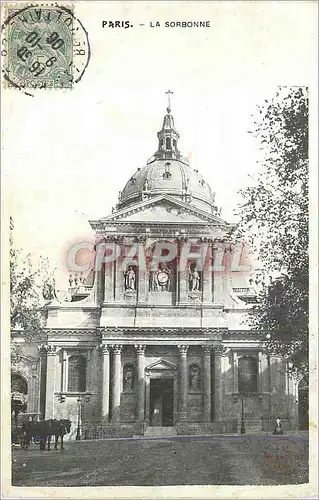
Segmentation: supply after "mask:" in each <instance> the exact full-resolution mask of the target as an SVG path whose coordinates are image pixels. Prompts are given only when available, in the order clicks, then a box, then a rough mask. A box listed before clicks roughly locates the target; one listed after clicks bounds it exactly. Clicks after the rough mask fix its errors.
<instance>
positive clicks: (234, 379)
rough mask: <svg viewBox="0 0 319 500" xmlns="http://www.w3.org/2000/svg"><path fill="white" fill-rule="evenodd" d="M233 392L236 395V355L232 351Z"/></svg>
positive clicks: (235, 352)
mask: <svg viewBox="0 0 319 500" xmlns="http://www.w3.org/2000/svg"><path fill="white" fill-rule="evenodd" d="M233 392H234V393H235V394H238V354H237V351H233Z"/></svg>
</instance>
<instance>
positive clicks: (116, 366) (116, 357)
mask: <svg viewBox="0 0 319 500" xmlns="http://www.w3.org/2000/svg"><path fill="white" fill-rule="evenodd" d="M112 347H113V374H112V375H113V384H112V422H119V421H120V405H121V352H122V346H121V345H113V346H112Z"/></svg>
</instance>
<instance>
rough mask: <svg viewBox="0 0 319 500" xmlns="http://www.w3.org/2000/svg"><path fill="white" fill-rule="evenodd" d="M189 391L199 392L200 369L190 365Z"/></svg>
mask: <svg viewBox="0 0 319 500" xmlns="http://www.w3.org/2000/svg"><path fill="white" fill-rule="evenodd" d="M189 389H190V391H199V390H200V368H199V366H197V365H192V366H191V367H190V369H189Z"/></svg>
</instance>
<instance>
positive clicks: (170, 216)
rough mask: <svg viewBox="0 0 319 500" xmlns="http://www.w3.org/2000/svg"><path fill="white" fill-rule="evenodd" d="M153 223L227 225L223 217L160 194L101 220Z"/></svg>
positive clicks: (108, 221) (104, 221)
mask: <svg viewBox="0 0 319 500" xmlns="http://www.w3.org/2000/svg"><path fill="white" fill-rule="evenodd" d="M117 221H118V222H133V223H134V222H139V223H143V222H145V223H146V222H152V223H161V222H166V223H170V222H171V223H183V222H184V223H196V222H201V223H211V224H214V225H216V226H222V227H225V226H226V225H227V224H226V223H225V221H223V219H221V218H220V217H217V216H215V215H212V214H210V213H208V212H205V211H204V210H201V209H199V208H197V207H195V206H193V205H190V204H188V203H185V202H183V201H180V200H177V199H176V198H174V197H172V196H169V195H159V196H156V197H154V198H152V199H149V200H145V201H142V202H139V203H136V204H135V205H131V206H129V207H127V208H124V209H122V210H119V211H116V212H113V213H112V214H111V215H109V216H108V217H104V218H103V219H101V220H100V222H102V223H113V222H114V223H116V222H117Z"/></svg>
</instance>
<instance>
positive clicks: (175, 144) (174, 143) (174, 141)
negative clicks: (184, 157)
mask: <svg viewBox="0 0 319 500" xmlns="http://www.w3.org/2000/svg"><path fill="white" fill-rule="evenodd" d="M173 146H174V149H176V146H177V142H176V139H173Z"/></svg>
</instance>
